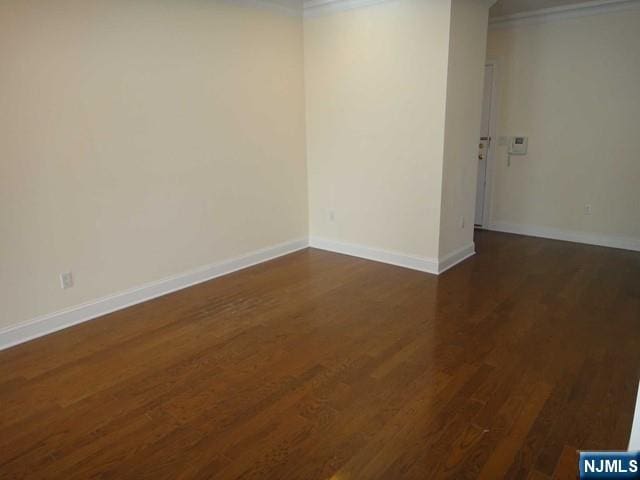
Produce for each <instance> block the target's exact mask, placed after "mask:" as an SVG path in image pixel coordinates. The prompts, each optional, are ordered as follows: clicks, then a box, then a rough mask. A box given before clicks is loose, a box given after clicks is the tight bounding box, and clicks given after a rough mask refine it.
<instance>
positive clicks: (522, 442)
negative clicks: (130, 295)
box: [0, 232, 640, 480]
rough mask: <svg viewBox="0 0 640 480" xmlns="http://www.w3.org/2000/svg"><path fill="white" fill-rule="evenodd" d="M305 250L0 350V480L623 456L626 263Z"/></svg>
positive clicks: (405, 473)
mask: <svg viewBox="0 0 640 480" xmlns="http://www.w3.org/2000/svg"><path fill="white" fill-rule="evenodd" d="M476 243H477V250H478V255H477V256H475V257H474V258H472V259H470V260H469V261H467V262H465V263H463V264H461V265H459V266H458V267H455V268H454V269H452V270H450V271H448V272H447V273H445V274H444V275H442V276H440V277H435V276H432V275H427V274H423V273H419V272H414V271H410V270H405V269H402V268H397V267H393V266H389V265H383V264H379V263H374V262H369V261H365V260H360V259H356V258H352V257H347V256H341V255H336V254H331V253H327V252H323V251H319V250H306V251H302V252H298V253H295V254H292V255H289V256H287V257H283V258H281V259H278V260H275V261H272V262H269V263H267V264H262V265H260V266H257V267H254V268H251V269H248V270H244V271H242V272H238V273H235V274H232V275H229V276H227V277H224V278H221V279H217V280H214V281H211V282H208V283H205V284H201V285H198V286H195V287H192V288H190V289H187V290H183V291H181V292H177V293H175V294H171V295H168V296H165V297H162V298H159V299H156V300H153V301H151V302H148V303H145V304H141V305H138V306H135V307H132V308H129V309H127V310H124V311H120V312H117V313H113V314H111V315H108V316H106V317H103V318H101V319H99V320H95V321H92V322H88V323H85V324H82V325H79V326H77V327H74V328H71V329H68V330H65V331H63V332H59V333H57V334H54V335H51V336H48V337H45V338H42V339H39V340H36V341H33V342H30V343H28V344H24V345H21V346H19V347H16V348H13V349H10V350H6V351H3V352H0V477H2V478H3V479H8V478H29V479H36V478H47V479H52V478H64V479H85V478H118V479H122V478H136V479H139V478H152V479H164V478H167V479H169V478H170V479H175V478H185V479H186V478H198V479H199V478H216V479H227V478H229V479H231V478H256V479H258V478H259V479H263V478H274V479H288V478H292V479H305V480H310V479H322V480H325V479H336V480H338V479H340V480H352V479H376V478H382V479H405V478H407V479H413V478H415V479H426V478H455V479H467V478H469V479H471V478H483V479H497V478H520V479H527V478H529V479H535V480H538V479H548V478H552V477H555V478H575V468H576V464H577V463H576V449H626V448H627V444H628V440H629V433H630V430H631V422H632V417H633V410H634V402H635V398H636V389H637V386H638V378H639V373H640V372H639V367H640V254H638V253H633V252H626V251H622V250H613V249H606V248H597V247H590V246H582V245H575V244H570V243H563V242H555V241H549V240H542V239H535V238H528V237H518V236H512V235H505V234H497V233H489V232H478V234H477V239H476Z"/></svg>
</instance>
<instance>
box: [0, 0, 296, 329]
mask: <svg viewBox="0 0 640 480" xmlns="http://www.w3.org/2000/svg"><path fill="white" fill-rule="evenodd" d="M302 46H303V42H302V21H301V20H300V19H299V18H297V19H296V18H293V17H287V16H285V15H277V14H273V13H270V12H267V11H263V10H250V9H245V8H240V7H237V6H233V2H228V3H221V2H215V1H212V2H203V1H200V0H182V1H179V2H178V1H175V2H158V1H152V0H136V1H131V2H129V1H127V2H124V1H111V2H102V1H98V0H57V1H55V2H51V1H44V0H37V1H36V0H13V1H4V2H1V3H0V65H1V67H0V86H1V87H0V228H1V231H0V292H1V293H0V328H2V327H6V326H8V325H11V324H15V323H18V322H21V321H24V320H27V319H31V318H33V317H35V316H37V315H40V314H44V313H50V312H53V311H57V310H60V309H62V308H65V307H68V306H72V305H76V304H79V303H81V302H84V301H87V300H91V299H95V298H98V297H101V296H103V295H106V294H111V293H115V292H118V291H122V290H124V289H127V288H130V287H133V286H137V285H140V284H143V283H145V282H148V281H152V280H158V279H161V278H164V277H166V276H169V275H173V274H177V273H180V272H183V271H186V270H189V269H191V268H193V267H197V266H201V265H206V264H209V263H212V262H216V261H219V260H221V259H227V258H231V257H234V256H238V255H240V254H243V253H246V252H250V251H253V250H256V249H259V248H262V247H266V246H270V245H274V244H278V243H280V242H284V241H287V240H291V239H296V238H300V237H304V236H306V234H307V198H306V182H305V180H304V179H305V176H306V172H305V168H306V167H305V146H304V141H305V140H304V94H303V88H304V84H303V68H302V61H303V50H302ZM67 270H73V272H74V274H75V281H76V285H75V287H74V288H72V289H70V290H66V291H63V290H61V289H60V286H59V280H58V274H59V273H60V272H64V271H67Z"/></svg>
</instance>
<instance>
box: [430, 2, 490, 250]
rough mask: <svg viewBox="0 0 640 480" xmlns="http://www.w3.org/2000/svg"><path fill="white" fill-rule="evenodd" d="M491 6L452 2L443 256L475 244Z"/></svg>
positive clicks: (479, 3) (441, 226)
mask: <svg viewBox="0 0 640 480" xmlns="http://www.w3.org/2000/svg"><path fill="white" fill-rule="evenodd" d="M488 17H489V6H488V5H487V4H486V3H485V2H478V1H477V0H452V2H451V30H450V42H449V69H448V76H447V108H446V120H445V141H444V167H443V179H442V210H441V213H440V247H439V248H440V258H446V257H447V256H449V255H451V254H452V253H454V252H456V251H458V250H460V249H464V248H466V247H468V246H469V245H472V244H473V223H474V212H475V201H476V183H477V174H478V143H479V139H480V119H481V114H482V91H483V87H484V65H485V56H486V39H487V23H488Z"/></svg>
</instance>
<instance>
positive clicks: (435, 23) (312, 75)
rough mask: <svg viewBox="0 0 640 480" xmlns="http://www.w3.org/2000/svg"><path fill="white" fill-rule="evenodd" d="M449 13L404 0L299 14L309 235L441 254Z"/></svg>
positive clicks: (445, 4)
mask: <svg viewBox="0 0 640 480" xmlns="http://www.w3.org/2000/svg"><path fill="white" fill-rule="evenodd" d="M449 17H450V1H449V0H429V1H424V0H401V1H397V2H387V3H384V4H381V5H377V6H373V7H369V8H362V9H357V10H352V11H348V12H342V13H337V14H333V15H328V16H322V17H319V18H311V19H307V20H306V21H305V80H306V98H307V104H306V107H307V148H308V150H307V157H308V169H309V200H310V201H309V204H310V206H309V212H310V234H311V236H312V237H320V238H323V239H329V240H333V241H340V242H345V243H351V244H357V245H361V246H366V247H373V248H376V249H381V250H388V251H393V252H398V253H401V254H404V255H412V256H417V257H427V258H436V257H437V256H438V240H439V238H438V230H439V221H440V214H439V212H440V200H441V187H442V156H443V144H444V115H445V100H446V86H447V63H448V50H449ZM331 211H334V212H335V219H334V220H333V221H332V220H331V218H330V212H331Z"/></svg>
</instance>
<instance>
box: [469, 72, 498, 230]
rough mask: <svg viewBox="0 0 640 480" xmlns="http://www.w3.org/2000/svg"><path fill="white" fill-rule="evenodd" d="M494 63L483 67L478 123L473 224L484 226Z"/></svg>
mask: <svg viewBox="0 0 640 480" xmlns="http://www.w3.org/2000/svg"><path fill="white" fill-rule="evenodd" d="M494 74H495V65H494V64H493V63H488V64H487V65H485V67H484V91H483V94H482V123H481V125H480V143H479V150H478V183H477V189H476V213H475V221H474V223H475V226H476V227H485V226H487V224H488V223H489V218H488V217H489V214H488V203H489V201H488V195H487V193H488V189H487V184H488V180H489V161H490V157H491V155H492V152H493V149H492V148H491V147H492V145H491V143H492V137H491V132H492V118H493V100H494V99H493V96H494V93H495V92H494V90H495V89H494Z"/></svg>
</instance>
